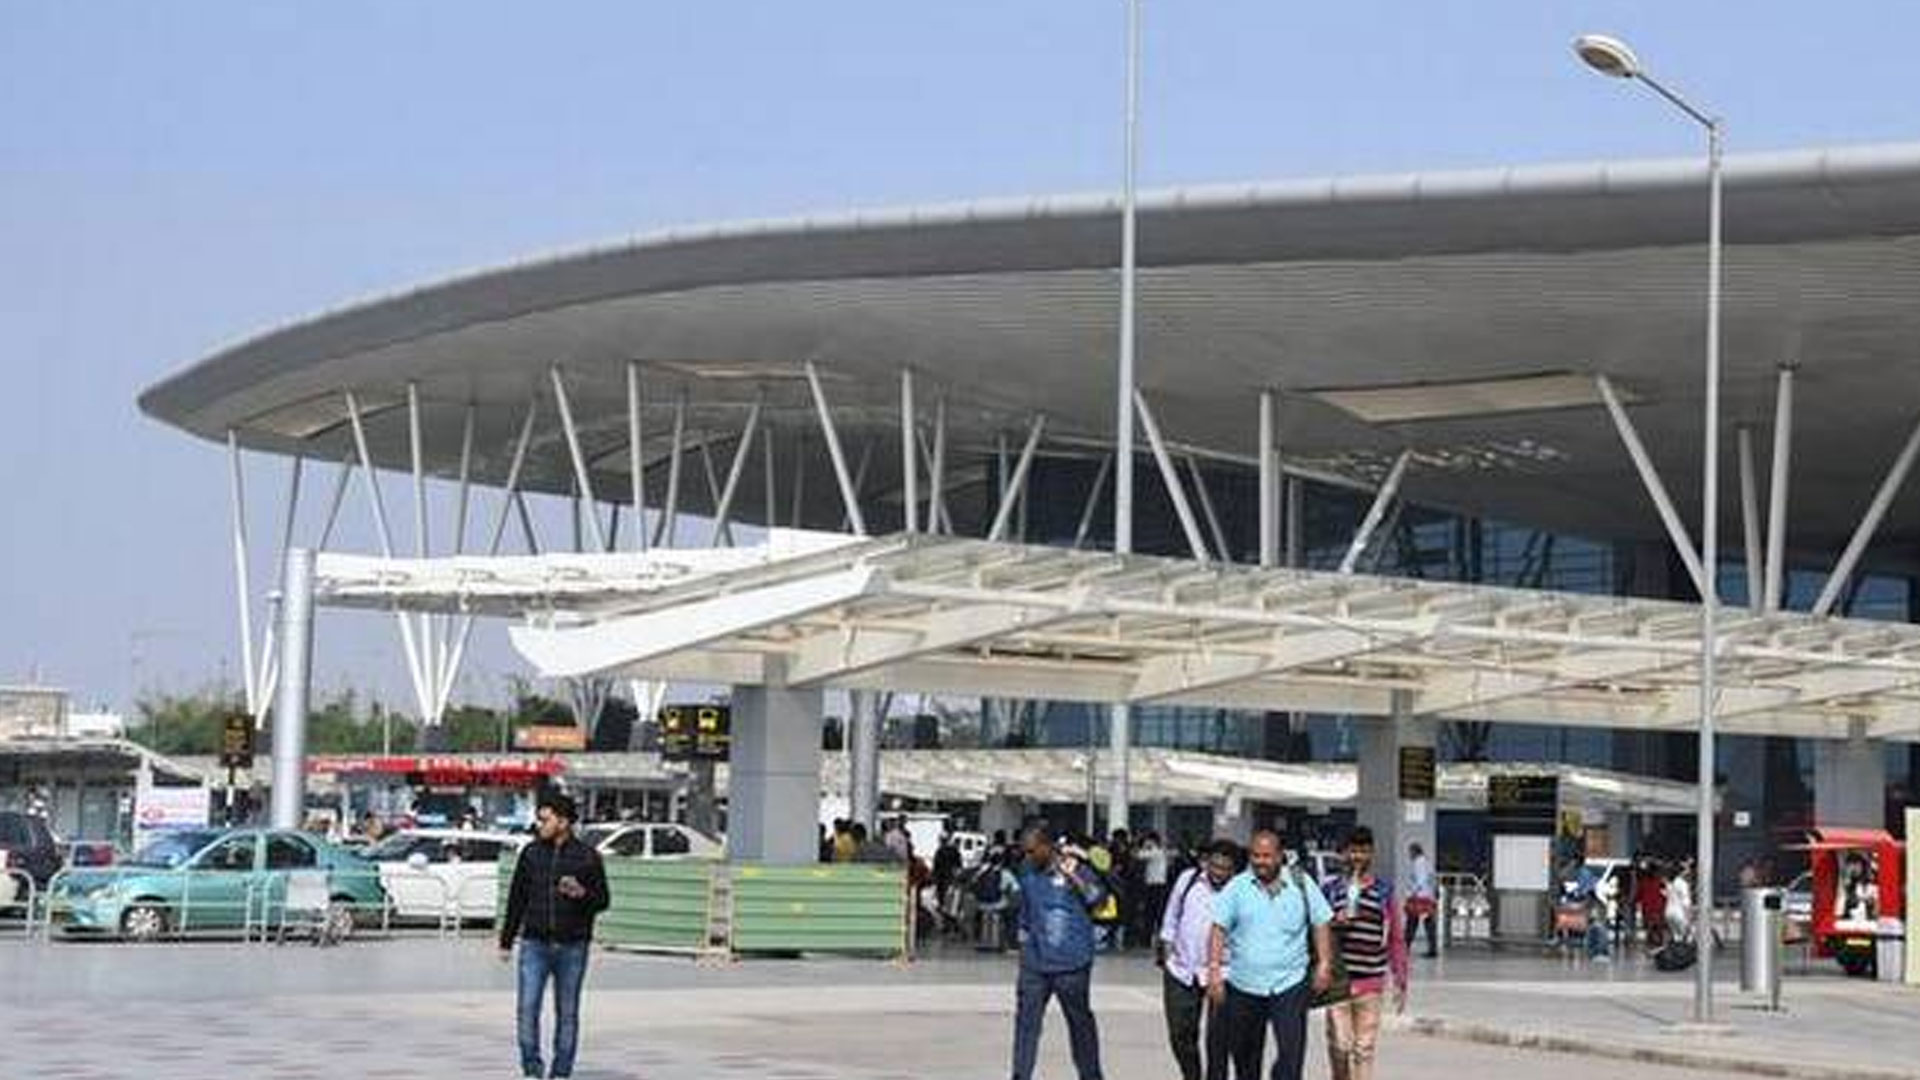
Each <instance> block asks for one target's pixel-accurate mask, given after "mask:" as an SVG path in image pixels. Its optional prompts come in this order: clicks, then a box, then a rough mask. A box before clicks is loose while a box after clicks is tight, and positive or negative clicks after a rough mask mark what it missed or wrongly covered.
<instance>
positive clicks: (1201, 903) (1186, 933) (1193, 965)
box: [1154, 840, 1240, 1080]
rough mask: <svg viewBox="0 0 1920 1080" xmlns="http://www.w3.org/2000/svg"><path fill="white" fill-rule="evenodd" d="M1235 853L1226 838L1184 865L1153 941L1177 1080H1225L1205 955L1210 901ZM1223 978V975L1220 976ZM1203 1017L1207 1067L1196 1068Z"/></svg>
mask: <svg viewBox="0 0 1920 1080" xmlns="http://www.w3.org/2000/svg"><path fill="white" fill-rule="evenodd" d="M1239 859H1240V849H1239V848H1238V847H1237V846H1236V845H1235V844H1234V843H1233V841H1231V840H1217V841H1215V842H1214V844H1213V847H1212V848H1211V849H1210V850H1209V851H1208V852H1207V857H1206V860H1205V861H1204V862H1202V863H1201V865H1199V866H1194V867H1189V868H1188V869H1187V870H1185V871H1183V872H1182V873H1181V874H1180V877H1179V880H1177V881H1176V882H1175V883H1174V886H1173V893H1172V895H1171V897H1170V899H1169V900H1168V902H1167V910H1166V913H1165V914H1164V915H1163V916H1162V917H1161V920H1160V936H1159V938H1158V939H1157V940H1156V941H1155V942H1154V963H1155V964H1157V965H1158V966H1159V968H1160V970H1161V972H1162V974H1163V976H1164V977H1163V978H1162V980H1161V996H1162V998H1163V999H1164V1001H1165V1004H1166V1012H1167V1042H1168V1043H1169V1044H1170V1045H1171V1046H1172V1047H1173V1060H1174V1061H1175V1062H1176V1063H1178V1064H1179V1066H1180V1077H1181V1080H1202V1077H1203V1076H1204V1077H1205V1080H1227V1055H1228V1052H1229V1046H1228V1042H1227V1024H1226V1020H1225V1018H1224V1017H1222V1016H1221V1014H1220V1009H1219V1007H1218V1006H1216V1005H1214V1004H1212V1003H1211V1002H1209V1001H1207V978H1208V975H1209V972H1208V967H1209V957H1210V955H1211V949H1212V943H1213V904H1214V899H1215V898H1216V897H1218V896H1219V895H1220V892H1221V891H1222V890H1224V889H1225V888H1226V887H1227V883H1228V882H1230V881H1232V880H1233V875H1234V872H1235V871H1237V870H1238V869H1239ZM1223 974H1225V972H1223ZM1203 1015H1204V1017H1205V1027H1206V1037H1207V1054H1206V1068H1205V1070H1204V1072H1203V1071H1202V1069H1201V1058H1200V1031H1201V1026H1202V1024H1201V1020H1202V1016H1203Z"/></svg>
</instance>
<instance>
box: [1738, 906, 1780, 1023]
mask: <svg viewBox="0 0 1920 1080" xmlns="http://www.w3.org/2000/svg"><path fill="white" fill-rule="evenodd" d="M1785 911H1786V893H1785V892H1783V891H1782V890H1780V889H1745V890H1742V891H1741V893H1740V990H1741V992H1742V993H1747V994H1764V995H1765V996H1766V999H1767V1007H1768V1008H1771V1009H1778V1008H1779V1007H1780V969H1781V966H1782V964H1781V959H1782V957H1781V951H1782V950H1781V937H1782V933H1783V931H1784V930H1785V926H1786V921H1785V919H1784V918H1783V916H1784V915H1785Z"/></svg>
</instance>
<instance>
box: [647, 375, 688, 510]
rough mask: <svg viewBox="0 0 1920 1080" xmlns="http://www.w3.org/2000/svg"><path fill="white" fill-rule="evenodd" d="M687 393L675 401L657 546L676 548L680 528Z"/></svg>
mask: <svg viewBox="0 0 1920 1080" xmlns="http://www.w3.org/2000/svg"><path fill="white" fill-rule="evenodd" d="M686 439H687V393H686V391H684V390H682V391H681V392H680V396H679V397H677V398H675V399H674V401H673V443H672V449H671V450H670V451H669V452H668V455H667V501H666V506H665V507H664V508H663V509H662V510H661V511H660V526H659V529H658V531H656V532H655V533H654V534H653V542H654V543H655V544H662V543H664V544H665V546H667V547H673V546H674V542H675V541H674V538H675V534H676V533H678V532H679V526H680V460H681V458H683V457H685V456H686Z"/></svg>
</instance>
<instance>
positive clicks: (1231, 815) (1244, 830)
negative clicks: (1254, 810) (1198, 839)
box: [1213, 788, 1253, 846]
mask: <svg viewBox="0 0 1920 1080" xmlns="http://www.w3.org/2000/svg"><path fill="white" fill-rule="evenodd" d="M1213 838H1214V839H1216V840H1231V841H1233V842H1234V843H1236V844H1240V845H1242V846H1244V845H1246V844H1247V843H1248V842H1249V841H1251V840H1252V839H1253V816H1252V815H1251V814H1248V813H1247V808H1246V805H1245V802H1244V801H1243V800H1242V799H1241V797H1240V794H1239V793H1238V792H1236V791H1234V790H1232V789H1231V788H1229V789H1228V790H1227V792H1226V793H1225V794H1224V795H1222V796H1221V797H1220V799H1219V801H1217V802H1215V803H1214V804H1213Z"/></svg>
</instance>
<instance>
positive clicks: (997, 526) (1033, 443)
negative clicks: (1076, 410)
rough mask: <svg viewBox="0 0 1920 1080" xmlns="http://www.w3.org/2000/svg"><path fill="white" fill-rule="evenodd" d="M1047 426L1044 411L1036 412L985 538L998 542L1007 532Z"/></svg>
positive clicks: (1001, 493)
mask: <svg viewBox="0 0 1920 1080" xmlns="http://www.w3.org/2000/svg"><path fill="white" fill-rule="evenodd" d="M1046 427H1047V418H1046V415H1045V414H1044V413H1036V414H1034V417H1033V426H1032V427H1030V428H1028V429H1027V442H1026V445H1025V446H1022V447H1021V448H1020V460H1019V461H1018V462H1017V463H1015V465H1014V467H1013V476H1012V477H1011V478H1009V479H1008V481H1007V486H1006V488H1005V489H1004V490H1002V491H1001V492H1000V508H999V509H998V510H996V511H995V512H994V515H993V526H992V527H991V528H989V529H988V530H987V539H988V540H990V541H994V542H996V543H997V542H999V541H1000V540H1002V539H1004V538H1005V537H1006V534H1007V522H1008V521H1010V520H1012V517H1013V508H1014V506H1015V504H1017V503H1018V502H1019V501H1020V493H1021V492H1022V491H1025V490H1026V486H1027V473H1028V471H1029V470H1031V469H1032V468H1033V455H1034V452H1035V451H1036V450H1038V449H1039V447H1040V435H1041V433H1042V432H1043V431H1045V430H1046Z"/></svg>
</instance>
